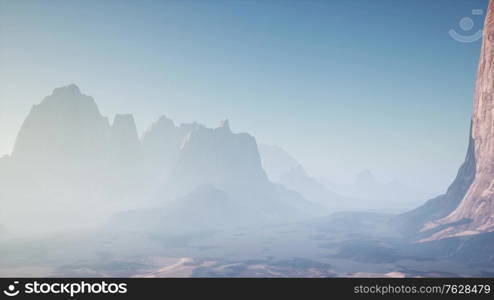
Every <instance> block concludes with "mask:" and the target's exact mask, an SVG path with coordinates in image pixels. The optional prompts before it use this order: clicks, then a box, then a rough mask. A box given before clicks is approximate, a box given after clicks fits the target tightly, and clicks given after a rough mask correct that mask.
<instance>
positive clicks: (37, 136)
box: [12, 85, 110, 171]
mask: <svg viewBox="0 0 494 300" xmlns="http://www.w3.org/2000/svg"><path fill="white" fill-rule="evenodd" d="M109 130H110V126H109V123H108V119H107V118H105V117H103V116H102V115H101V114H100V112H99V110H98V107H97V106H96V103H95V102H94V100H93V98H91V97H89V96H86V95H83V94H82V93H81V92H80V91H79V88H78V87H77V86H75V85H69V86H65V87H61V88H57V89H55V90H54V91H53V93H52V95H50V96H48V97H46V98H45V99H44V100H43V101H42V102H41V103H40V104H38V105H35V106H33V108H32V109H31V112H30V113H29V115H28V117H27V118H26V120H25V121H24V123H23V124H22V127H21V129H20V132H19V134H18V136H17V140H16V143H15V146H14V151H13V153H12V157H13V159H14V160H15V161H17V162H23V163H24V164H29V165H30V167H31V168H32V169H36V170H39V171H42V170H47V169H46V168H49V169H52V170H58V169H64V170H68V169H71V168H75V169H79V168H87V167H94V166H95V165H98V164H101V163H102V161H103V160H104V156H105V154H106V148H107V138H108V134H109Z"/></svg>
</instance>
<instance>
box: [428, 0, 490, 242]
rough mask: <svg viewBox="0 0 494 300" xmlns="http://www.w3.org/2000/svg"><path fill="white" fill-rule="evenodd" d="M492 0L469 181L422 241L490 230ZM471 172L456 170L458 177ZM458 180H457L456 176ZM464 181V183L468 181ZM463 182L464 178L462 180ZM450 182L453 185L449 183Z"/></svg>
mask: <svg viewBox="0 0 494 300" xmlns="http://www.w3.org/2000/svg"><path fill="white" fill-rule="evenodd" d="M493 122H494V1H490V3H489V6H488V11H487V15H486V20H485V25H484V32H483V43H482V50H481V54H480V62H479V67H478V71H477V81H476V85H475V97H474V105H473V115H472V128H471V141H472V142H473V143H472V144H473V145H471V146H470V147H469V153H468V154H467V161H466V162H465V165H467V166H468V165H470V164H471V163H472V162H474V166H475V168H474V171H475V172H474V176H473V181H472V183H471V184H470V185H468V189H467V190H466V193H465V195H464V196H463V197H462V200H461V201H460V203H459V205H458V206H457V207H456V208H455V209H454V210H453V211H452V212H450V213H449V214H448V215H447V216H444V217H442V218H438V219H437V220H434V221H431V222H428V223H427V224H425V226H424V227H423V228H422V231H423V232H427V231H431V232H434V233H433V234H432V235H430V236H429V237H426V238H425V239H423V240H435V239H441V238H445V237H452V236H461V235H469V234H476V233H482V232H489V231H494V123H493ZM470 173H471V172H467V174H462V172H460V173H459V176H460V177H461V178H460V180H462V179H463V180H464V179H469V180H470V179H471V177H472V176H471V175H470ZM457 180H458V179H457ZM469 180H467V182H468V181H469ZM464 181H465V180H464ZM453 185H454V184H453Z"/></svg>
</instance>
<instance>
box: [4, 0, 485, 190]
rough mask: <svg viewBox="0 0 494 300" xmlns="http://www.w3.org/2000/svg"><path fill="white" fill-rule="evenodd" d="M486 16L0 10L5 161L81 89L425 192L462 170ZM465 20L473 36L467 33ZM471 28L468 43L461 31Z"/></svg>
mask: <svg viewBox="0 0 494 300" xmlns="http://www.w3.org/2000/svg"><path fill="white" fill-rule="evenodd" d="M486 4H487V0H434V1H431V0H413V1H412V0H354V1H349V0H338V1H329V0H328V1H315V0H312V1H311V0H307V1H305V0H304V1H302V0H285V1H275V0H265V1H260V0H257V1H253V0H251V1H247V0H244V1H240V0H238V1H212V0H209V1H199V0H197V1H108V0H106V1H22V0H19V1H6V0H0V155H2V154H7V153H10V151H11V149H12V146H13V143H14V140H15V135H16V133H17V131H18V129H19V127H20V125H21V123H22V121H23V119H24V118H25V116H26V115H27V114H28V112H29V110H30V108H31V106H32V105H33V104H36V103H39V102H40V101H41V100H42V98H43V97H45V96H47V95H49V94H50V93H51V91H52V90H53V89H54V88H55V87H59V86H63V85H67V84H70V83H76V84H77V85H78V86H79V87H80V88H81V90H82V92H83V93H85V94H88V95H90V96H93V97H94V98H95V100H96V102H97V103H98V104H99V107H100V110H101V111H102V113H103V114H104V115H107V116H109V117H110V118H111V119H112V118H113V116H114V114H115V113H127V112H131V113H134V115H135V117H136V120H137V122H138V126H139V129H140V131H141V132H142V131H143V130H145V129H146V127H148V126H149V125H150V124H151V122H152V121H154V120H155V119H157V118H158V116H159V115H162V114H164V115H167V116H169V117H171V118H172V119H174V120H175V121H176V122H178V123H181V122H191V121H198V122H200V123H204V124H206V125H208V126H216V125H217V124H218V123H219V121H220V120H221V119H224V118H229V119H230V124H231V126H232V129H233V130H234V131H246V132H249V133H251V134H253V135H254V136H256V137H257V139H258V140H259V141H261V142H264V143H268V144H276V145H279V146H281V147H282V148H284V149H286V150H287V151H288V152H289V153H291V154H292V155H293V156H295V157H296V158H297V159H298V160H299V161H300V162H302V163H303V164H304V165H305V166H306V168H307V170H308V171H309V172H310V173H311V174H313V175H315V176H322V177H327V178H329V179H331V180H333V181H344V180H348V178H350V177H351V176H352V175H354V174H355V173H358V172H359V171H362V170H364V169H370V170H372V171H373V172H374V173H375V174H376V175H377V176H378V177H380V178H382V179H393V178H396V179H399V180H401V181H404V182H406V183H409V184H413V185H415V186H422V187H423V188H424V189H425V190H428V191H431V192H441V191H442V190H444V189H445V188H446V186H447V185H448V184H449V182H450V181H451V179H452V178H453V177H454V176H455V174H456V171H457V169H458V167H459V165H460V163H461V162H462V161H463V158H464V156H465V151H466V145H467V141H468V127H469V119H470V113H471V106H472V93H473V83H474V79H475V71H476V67H477V62H478V56H479V49H480V42H479V41H477V42H474V43H460V42H457V41H455V40H453V39H452V38H451V37H450V36H449V35H448V30H450V29H452V28H453V29H456V30H457V31H458V32H459V33H462V34H466V35H469V34H473V32H475V31H477V30H479V29H480V28H481V25H482V21H483V16H478V15H472V9H479V8H480V9H485V7H486ZM462 17H471V19H472V20H473V21H474V24H473V28H472V29H471V30H470V31H469V32H465V31H463V30H462V29H461V28H460V25H459V22H460V20H461V18H462ZM463 28H466V27H463Z"/></svg>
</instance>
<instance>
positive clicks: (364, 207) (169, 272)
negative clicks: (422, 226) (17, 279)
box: [0, 85, 492, 277]
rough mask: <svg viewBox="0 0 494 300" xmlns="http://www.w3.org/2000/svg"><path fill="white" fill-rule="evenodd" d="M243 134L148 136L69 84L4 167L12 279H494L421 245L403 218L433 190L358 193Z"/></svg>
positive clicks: (0, 183)
mask: <svg viewBox="0 0 494 300" xmlns="http://www.w3.org/2000/svg"><path fill="white" fill-rule="evenodd" d="M230 123H231V124H232V125H231V124H230ZM233 124H234V120H223V121H221V122H219V124H218V126H217V127H214V128H209V127H206V126H204V125H201V124H198V123H188V124H175V122H174V121H173V120H171V119H169V118H167V117H165V116H162V117H160V118H159V119H158V120H156V121H155V122H154V123H153V124H150V126H149V128H148V129H147V130H145V132H144V134H142V135H141V136H140V135H139V134H138V130H137V125H136V122H135V120H134V118H133V116H132V114H119V115H116V116H115V117H113V118H108V117H107V116H103V115H102V114H101V112H100V110H99V108H98V105H97V102H96V101H95V99H93V98H92V97H90V96H87V95H85V94H84V93H83V92H81V91H80V89H79V88H78V87H77V86H76V85H68V86H63V87H59V88H56V89H55V90H54V91H53V93H52V94H51V95H49V96H47V97H45V98H44V99H43V100H42V101H41V102H40V103H39V104H37V105H35V106H33V107H32V109H31V111H30V113H29V114H28V115H27V116H26V118H25V120H24V122H23V124H22V127H21V129H20V130H19V132H18V133H17V139H16V143H15V147H14V149H13V152H12V155H10V156H5V157H2V158H1V159H0V200H1V201H2V210H1V212H0V220H1V221H0V231H1V238H0V239H1V245H2V246H1V247H0V251H1V253H2V259H1V261H0V275H2V276H83V277H86V276H88V277H91V276H124V277H132V276H137V277H177V276H178V277H182V276H211V277H216V276H228V277H245V276H246V277H271V276H275V277H280V276H281V277H285V276H289V277H327V276H343V277H351V276H380V277H393V276H436V275H437V276H444V275H453V276H462V275H479V274H483V273H482V272H490V270H492V268H491V267H490V266H482V267H475V268H472V267H471V265H466V264H465V263H460V261H461V260H462V259H464V255H466V254H464V253H459V254H458V253H455V255H456V257H455V258H454V259H451V258H449V259H446V258H445V257H451V253H450V251H451V250H449V249H446V250H444V251H443V252H442V253H441V254H438V253H435V249H436V248H435V247H438V246H437V245H435V244H427V245H422V246H417V245H415V246H412V245H413V244H410V243H409V241H408V240H407V238H406V235H403V232H400V230H399V228H398V226H396V224H397V223H396V221H395V220H396V218H397V217H399V214H400V213H403V212H406V211H407V210H410V209H413V208H415V207H416V206H419V205H420V204H421V203H423V202H424V201H425V200H426V199H421V198H420V193H414V192H413V191H411V190H410V189H408V188H406V187H405V186H403V185H402V184H400V183H397V182H390V183H382V182H379V181H378V180H376V179H375V178H374V176H373V174H372V173H371V172H369V171H366V172H363V173H362V174H360V175H359V176H358V177H357V178H356V180H355V183H354V184H352V185H337V184H334V183H331V182H327V181H325V180H324V179H320V178H315V177H313V176H311V174H309V173H308V172H307V171H306V170H305V168H304V166H303V165H302V164H301V163H300V162H299V161H298V160H297V159H296V158H294V157H292V156H291V155H290V154H289V152H288V150H284V149H281V148H280V147H278V146H275V145H266V144H259V143H258V142H257V140H256V138H255V137H254V136H253V135H251V134H249V133H244V132H236V131H235V130H234V129H232V127H231V126H233V128H234V125H233ZM482 238H484V237H482ZM486 238H490V237H486ZM33 255H34V256H33ZM476 259H482V258H481V257H480V258H476ZM424 261H426V262H428V263H424ZM432 262H434V263H432ZM382 263H386V265H383V264H382ZM469 263H473V264H474V263H476V260H475V259H474V261H470V262H469ZM434 270H441V272H439V273H437V272H436V273H435V271H434Z"/></svg>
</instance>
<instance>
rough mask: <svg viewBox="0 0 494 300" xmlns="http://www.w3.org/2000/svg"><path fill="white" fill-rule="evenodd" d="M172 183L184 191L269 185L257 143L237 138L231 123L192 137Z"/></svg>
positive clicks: (243, 136)
mask: <svg viewBox="0 0 494 300" xmlns="http://www.w3.org/2000/svg"><path fill="white" fill-rule="evenodd" d="M170 180H171V182H172V183H173V184H172V185H173V186H175V187H183V189H184V190H191V189H193V188H196V187H198V186H200V185H204V184H212V185H215V186H229V185H248V186H259V185H262V184H266V183H267V182H268V180H267V176H266V174H265V172H264V170H263V168H262V165H261V158H260V156H259V152H258V150H257V143H256V140H255V139H254V137H252V136H251V135H249V134H247V133H237V134H234V133H233V132H232V131H231V130H230V127H229V124H228V121H225V122H223V123H222V124H221V125H220V127H218V128H215V129H211V128H205V127H199V128H197V129H196V130H193V131H191V132H190V133H189V134H188V136H187V137H186V139H185V140H184V142H183V146H182V147H181V149H180V154H179V157H178V160H177V164H176V166H175V167H174V170H173V172H172V175H170Z"/></svg>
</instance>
